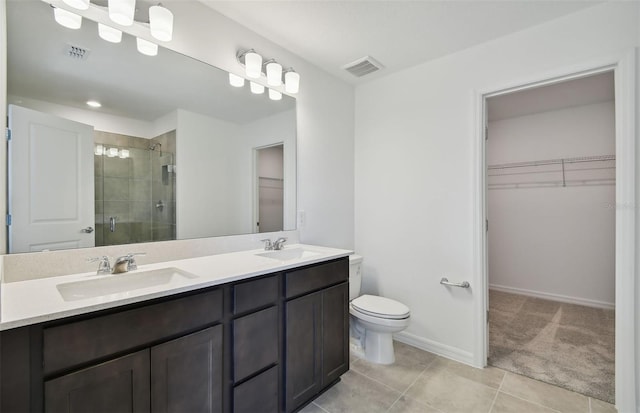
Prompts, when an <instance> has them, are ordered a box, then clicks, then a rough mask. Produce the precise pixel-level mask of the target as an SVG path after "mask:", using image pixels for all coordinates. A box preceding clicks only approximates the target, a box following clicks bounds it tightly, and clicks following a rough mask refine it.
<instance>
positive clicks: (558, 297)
mask: <svg viewBox="0 0 640 413" xmlns="http://www.w3.org/2000/svg"><path fill="white" fill-rule="evenodd" d="M489 289H490V290H496V291H502V292H505V293H514V294H520V295H526V296H529V297H536V298H544V299H545V300H553V301H560V302H563V303H569V304H579V305H584V306H587V307H596V308H604V309H607V310H613V309H615V308H616V305H615V303H607V302H605V301H598V300H589V299H587V298H580V297H571V296H568V295H562V294H552V293H545V292H542V291H534V290H527V289H524V288H515V287H507V286H504V285H496V284H489Z"/></svg>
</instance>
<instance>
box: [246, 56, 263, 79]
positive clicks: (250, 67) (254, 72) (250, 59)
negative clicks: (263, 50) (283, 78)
mask: <svg viewBox="0 0 640 413" xmlns="http://www.w3.org/2000/svg"><path fill="white" fill-rule="evenodd" d="M244 68H245V72H246V74H247V77H251V78H254V79H258V78H259V77H260V75H261V74H262V56H260V55H259V54H258V53H256V52H254V51H249V52H247V54H245V55H244Z"/></svg>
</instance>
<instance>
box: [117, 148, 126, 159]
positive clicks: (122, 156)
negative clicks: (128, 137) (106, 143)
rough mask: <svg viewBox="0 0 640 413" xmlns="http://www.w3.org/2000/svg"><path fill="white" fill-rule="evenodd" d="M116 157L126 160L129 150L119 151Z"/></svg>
mask: <svg viewBox="0 0 640 413" xmlns="http://www.w3.org/2000/svg"><path fill="white" fill-rule="evenodd" d="M118 156H119V157H120V159H127V158H128V157H129V149H120V151H119V152H118Z"/></svg>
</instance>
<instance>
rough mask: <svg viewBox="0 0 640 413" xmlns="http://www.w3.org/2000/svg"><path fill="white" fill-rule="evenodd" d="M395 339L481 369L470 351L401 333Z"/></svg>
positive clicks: (395, 335)
mask: <svg viewBox="0 0 640 413" xmlns="http://www.w3.org/2000/svg"><path fill="white" fill-rule="evenodd" d="M393 338H394V339H395V340H397V341H399V342H401V343H405V344H408V345H410V346H413V347H417V348H419V349H421V350H424V351H428V352H430V353H433V354H437V355H438V356H442V357H444V358H448V359H451V360H454V361H458V362H460V363H464V364H467V365H469V366H472V367H480V368H482V367H483V366H476V365H474V364H473V354H471V353H470V352H468V351H464V350H461V349H459V348H457V347H453V346H448V345H446V344H442V343H438V342H437V341H433V340H429V339H426V338H424V337H420V336H416V335H414V334H410V333H407V332H405V331H401V332H400V333H397V334H394V335H393Z"/></svg>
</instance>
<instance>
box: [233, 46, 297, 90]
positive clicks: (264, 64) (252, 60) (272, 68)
mask: <svg viewBox="0 0 640 413" xmlns="http://www.w3.org/2000/svg"><path fill="white" fill-rule="evenodd" d="M236 60H238V63H240V65H241V66H243V67H244V69H245V76H246V77H248V78H251V79H259V78H261V77H263V76H264V77H265V78H266V80H267V85H269V86H280V85H282V84H284V89H285V91H286V92H287V93H291V94H296V93H298V91H299V90H300V74H299V73H298V72H296V71H295V70H293V68H288V69H287V70H283V68H282V65H281V64H280V63H278V62H277V61H276V60H275V59H268V60H264V59H263V58H262V56H261V55H260V54H258V53H257V52H256V51H255V50H254V49H249V50H238V52H237V53H236ZM233 76H235V77H234V78H232V76H231V74H230V75H229V83H230V84H231V86H235V87H241V86H242V85H241V84H240V83H241V82H240V81H239V80H238V79H236V78H240V77H239V76H237V75H233ZM243 84H244V83H243ZM254 93H255V92H254ZM278 93H280V92H278ZM269 96H270V97H271V96H274V97H275V96H277V95H276V94H275V93H269ZM280 98H282V93H280ZM280 98H278V99H276V98H273V97H272V99H273V100H280Z"/></svg>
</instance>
